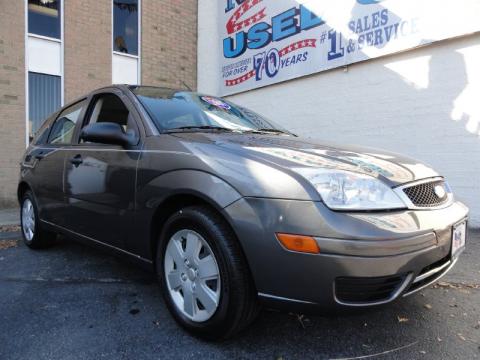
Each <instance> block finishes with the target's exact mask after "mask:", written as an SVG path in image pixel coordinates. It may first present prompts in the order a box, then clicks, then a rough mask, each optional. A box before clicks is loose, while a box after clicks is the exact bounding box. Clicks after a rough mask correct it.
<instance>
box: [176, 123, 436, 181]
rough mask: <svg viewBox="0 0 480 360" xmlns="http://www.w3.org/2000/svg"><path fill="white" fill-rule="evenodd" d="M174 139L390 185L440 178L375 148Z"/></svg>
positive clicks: (288, 140)
mask: <svg viewBox="0 0 480 360" xmlns="http://www.w3.org/2000/svg"><path fill="white" fill-rule="evenodd" d="M176 136H177V137H179V138H182V139H184V140H187V141H188V142H194V143H196V144H195V147H196V148H198V147H211V146H214V147H215V148H217V149H222V150H224V151H228V152H230V153H235V154H237V155H239V156H243V157H248V158H250V159H254V160H257V161H260V162H262V163H264V164H271V165H274V166H276V167H281V168H283V169H288V170H294V169H295V168H299V167H313V168H329V169H340V170H346V171H352V172H356V173H362V174H367V175H370V176H373V177H376V178H379V179H380V180H383V181H384V182H385V183H387V184H389V185H390V186H396V185H400V184H404V183H407V182H411V181H415V180H419V179H424V178H429V177H435V176H439V174H438V173H437V172H436V171H435V170H433V169H432V168H431V167H429V166H427V165H425V164H422V163H420V162H419V161H416V160H414V159H410V158H407V157H405V156H401V155H398V154H395V153H391V152H387V151H383V150H378V149H374V148H366V147H355V146H343V145H342V146H340V145H337V144H333V143H325V142H317V141H313V140H310V139H302V138H300V137H293V136H282V135H278V136H270V135H257V134H230V133H228V134H225V133H210V132H204V133H183V134H176ZM205 150H206V149H205Z"/></svg>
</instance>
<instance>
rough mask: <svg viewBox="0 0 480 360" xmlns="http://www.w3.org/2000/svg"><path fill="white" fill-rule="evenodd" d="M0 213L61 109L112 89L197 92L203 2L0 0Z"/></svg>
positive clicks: (13, 196) (11, 203)
mask: <svg viewBox="0 0 480 360" xmlns="http://www.w3.org/2000/svg"><path fill="white" fill-rule="evenodd" d="M0 8H1V9H2V10H1V12H0V59H1V60H0V119H1V121H2V124H1V126H0V143H1V144H2V145H1V149H2V151H1V153H0V207H10V206H16V184H17V180H18V171H19V161H20V158H21V155H22V153H23V151H24V150H25V147H26V146H27V144H28V142H29V140H30V139H31V138H32V136H33V135H34V134H35V131H36V130H37V129H38V128H39V127H40V126H41V124H42V121H43V120H44V119H45V118H46V117H47V116H48V115H49V114H50V113H52V112H54V111H55V110H56V109H57V108H59V107H60V106H62V105H63V104H66V103H68V102H70V101H71V100H74V99H75V98H77V97H79V96H81V95H82V94H85V93H87V92H89V91H91V90H93V89H95V88H98V87H101V86H106V85H109V84H112V83H121V84H144V85H158V86H167V87H175V88H185V87H190V88H192V89H194V88H196V79H197V74H196V69H197V67H196V61H197V48H196V45H197V2H196V1H195V0H82V1H74V0H17V1H8V0H0Z"/></svg>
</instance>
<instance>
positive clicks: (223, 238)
mask: <svg viewBox="0 0 480 360" xmlns="http://www.w3.org/2000/svg"><path fill="white" fill-rule="evenodd" d="M156 270H157V275H158V279H159V282H160V285H161V289H162V294H163V297H164V299H165V302H166V304H167V306H168V309H169V310H170V312H171V313H172V315H173V317H174V318H175V320H176V321H177V322H178V323H179V324H180V325H181V326H182V327H183V328H185V329H186V330H188V331H189V332H190V333H192V334H193V335H196V336H199V337H202V338H204V339H208V340H221V339H226V338H228V337H231V336H233V335H234V334H236V333H237V332H239V331H241V330H242V329H244V328H245V327H246V326H248V325H249V324H250V323H251V322H252V321H253V319H254V318H255V316H256V314H257V313H258V306H257V298H256V291H255V287H254V285H253V281H252V279H251V276H250V271H249V269H248V266H247V264H246V261H245V258H244V255H243V252H242V250H241V248H240V245H239V243H238V241H237V239H236V238H235V235H234V234H233V232H232V230H231V229H230V227H229V226H228V225H227V224H226V222H225V221H224V219H223V218H222V217H221V216H220V215H219V214H217V213H216V212H215V211H213V210H211V209H209V208H207V207H203V206H192V207H187V208H185V209H182V210H180V211H178V212H177V213H175V214H174V215H172V216H171V217H170V218H169V219H168V220H167V222H166V224H165V226H164V227H163V231H162V233H161V235H160V239H159V246H158V249H157V257H156Z"/></svg>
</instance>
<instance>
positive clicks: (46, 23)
mask: <svg viewBox="0 0 480 360" xmlns="http://www.w3.org/2000/svg"><path fill="white" fill-rule="evenodd" d="M28 32H29V33H30V34H35V35H42V36H47V37H51V38H55V39H60V0H28Z"/></svg>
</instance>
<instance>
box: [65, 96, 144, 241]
mask: <svg viewBox="0 0 480 360" xmlns="http://www.w3.org/2000/svg"><path fill="white" fill-rule="evenodd" d="M135 114H136V113H135V109H134V108H133V106H132V104H131V103H130V100H129V99H128V98H127V97H126V96H124V95H123V94H122V93H121V91H120V90H116V89H112V90H111V91H102V92H98V93H95V94H93V96H92V98H91V101H90V104H89V107H88V110H87V112H86V116H85V121H84V123H83V124H82V127H84V126H86V125H88V124H90V123H94V122H116V123H118V124H120V125H121V126H122V128H123V129H124V131H125V132H129V133H132V134H134V135H135V138H136V145H134V146H130V147H128V148H124V147H122V146H117V145H105V144H94V143H85V142H82V141H81V140H80V139H79V133H80V131H81V128H80V127H79V131H78V134H77V139H76V142H75V144H73V145H72V147H71V149H70V151H69V154H68V156H67V157H66V160H65V175H64V182H65V194H66V202H67V206H66V211H65V214H66V218H67V220H66V221H67V228H68V229H69V230H71V231H74V232H76V233H78V234H80V235H83V236H86V237H88V238H90V239H91V240H94V241H99V242H102V243H105V244H108V245H111V246H114V247H116V248H121V249H123V248H124V244H125V242H126V239H127V238H128V233H129V231H130V229H131V226H132V223H133V212H134V209H135V181H136V166H137V160H138V158H139V156H140V154H141V152H140V150H141V144H142V141H141V139H142V137H143V131H142V129H143V128H141V127H140V126H141V124H139V122H138V120H137V119H136V115H135Z"/></svg>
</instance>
